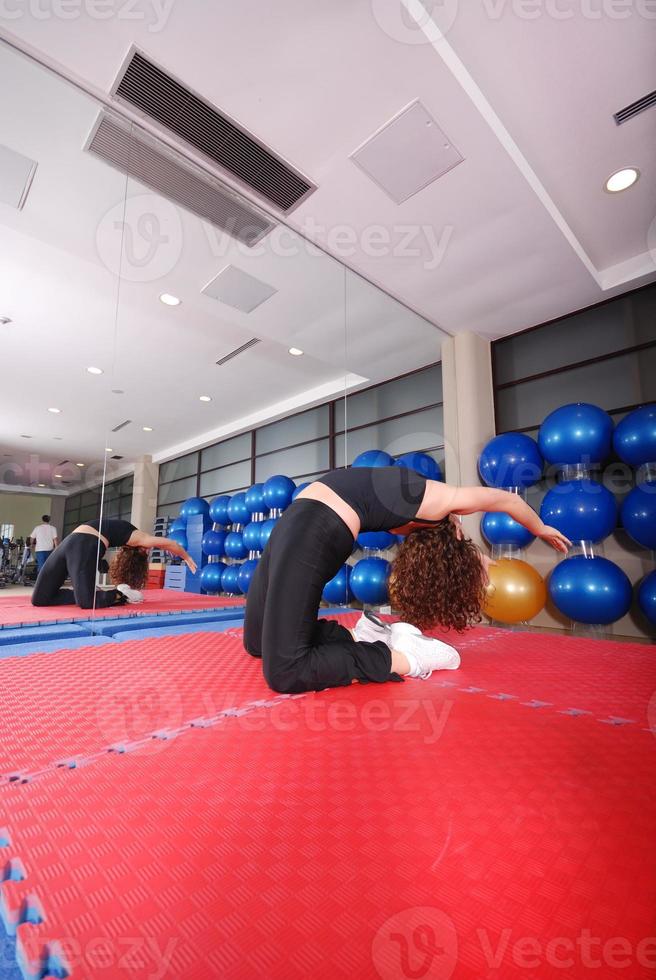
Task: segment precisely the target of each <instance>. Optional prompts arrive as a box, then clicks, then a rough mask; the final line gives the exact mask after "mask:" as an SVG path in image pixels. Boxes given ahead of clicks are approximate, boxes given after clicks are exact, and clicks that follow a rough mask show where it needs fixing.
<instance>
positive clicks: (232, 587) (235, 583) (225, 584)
mask: <svg viewBox="0 0 656 980" xmlns="http://www.w3.org/2000/svg"><path fill="white" fill-rule="evenodd" d="M239 568H240V566H239V565H226V567H225V569H224V570H223V572H222V573H221V591H222V592H229V593H231V594H232V595H240V594H241V588H240V585H239Z"/></svg>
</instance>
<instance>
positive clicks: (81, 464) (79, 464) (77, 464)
mask: <svg viewBox="0 0 656 980" xmlns="http://www.w3.org/2000/svg"><path fill="white" fill-rule="evenodd" d="M75 465H76V466H84V463H76V464H75Z"/></svg>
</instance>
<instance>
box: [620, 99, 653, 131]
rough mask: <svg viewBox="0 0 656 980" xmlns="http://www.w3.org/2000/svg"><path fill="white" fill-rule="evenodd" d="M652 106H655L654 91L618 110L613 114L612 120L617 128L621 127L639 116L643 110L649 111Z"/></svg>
mask: <svg viewBox="0 0 656 980" xmlns="http://www.w3.org/2000/svg"><path fill="white" fill-rule="evenodd" d="M653 105H656V91H654V92H650V93H649V95H643V97H642V98H641V99H637V100H636V101H635V102H632V103H631V105H627V106H625V107H624V108H623V109H620V111H619V112H616V113H614V114H613V119H614V120H615V122H616V123H617V125H618V126H621V125H622V123H625V122H628V121H629V119H633V117H634V116H639V115H640V113H641V112H644V111H645V109H651V107H652V106H653Z"/></svg>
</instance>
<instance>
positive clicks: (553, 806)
mask: <svg viewBox="0 0 656 980" xmlns="http://www.w3.org/2000/svg"><path fill="white" fill-rule="evenodd" d="M498 632H499V633H501V631H498ZM221 639H222V644H221V646H220V647H218V646H217V647H216V654H217V656H216V663H217V664H218V666H216V665H212V664H211V661H210V659H209V656H208V654H207V653H203V651H204V649H205V648H204V646H203V643H204V639H203V638H202V637H184V638H183V639H182V641H181V642H179V650H178V657H179V661H180V664H181V665H182V666H183V667H186V670H185V669H181V670H180V671H179V673H175V671H174V667H173V666H172V664H173V661H174V657H173V655H172V653H168V654H167V653H164V652H163V651H165V650H166V649H168V648H170V649H171V650H172V649H173V647H172V645H171V644H172V641H171V640H168V639H162V640H158V641H155V642H154V644H153V646H152V647H149V649H150V658H151V660H152V661H154V663H153V664H152V667H153V669H155V667H156V666H157V664H159V663H165V664H167V666H166V667H165V673H166V675H167V676H168V677H171V678H172V677H173V676H175V681H174V686H175V687H176V688H177V689H178V693H179V696H180V698H181V700H182V704H183V709H182V714H183V715H184V714H185V712H186V711H187V710H190V711H192V713H193V712H195V711H196V708H197V707H198V706H199V704H200V706H201V707H203V705H202V697H201V695H202V691H201V692H200V693H198V692H197V691H196V688H197V687H198V685H199V683H200V684H202V685H203V689H204V691H205V692H207V693H208V694H209V695H210V696H211V698H212V699H213V700H212V705H211V707H213V708H214V707H216V706H217V705H219V708H220V707H221V703H222V700H221V699H222V695H223V694H224V693H225V692H229V693H230V694H231V695H232V694H234V698H235V703H236V701H237V700H239V699H241V704H242V713H241V714H240V713H239V712H234V713H232V714H231V713H225V712H223V713H222V712H221V710H219V711H218V712H215V713H214V714H213V715H210V714H207V713H206V722H207V727H196V728H191V727H189V726H188V725H187V726H185V725H184V724H183V725H180V726H178V727H177V728H175V729H171V730H170V732H169V734H170V737H169V738H168V740H162V739H161V738H148V737H147V736H148V734H149V732H148V724H145V723H142V724H141V726H139V725H137V727H136V729H135V732H136V733H137V734H139V733H141V734H143V736H144V737H143V738H141V739H137V742H138V743H139V744H138V745H137V747H135V748H134V750H133V751H129V752H126V753H125V754H120V755H117V754H115V753H113V754H110V753H107V752H103V753H99V754H97V755H96V756H95V757H94V758H92V759H90V760H89V761H88V763H87V764H86V765H83V766H82V767H81V768H79V769H74V770H69V769H57V768H48V769H46V770H45V771H42V772H41V774H40V775H39V774H38V773H35V775H34V777H33V779H32V781H31V782H28V783H25V784H22V783H18V784H16V783H15V784H11V785H7V784H5V785H4V786H2V787H1V788H0V806H1V807H2V813H3V815H2V816H1V817H0V823H6V824H7V826H8V828H9V831H10V836H11V843H10V845H9V846H8V848H5V849H3V851H4V854H5V855H6V857H7V859H8V860H11V859H12V858H13V859H14V860H19V861H22V862H23V865H24V868H25V875H26V877H25V878H24V880H22V881H5V882H4V883H3V885H2V888H1V892H2V896H3V900H4V903H5V906H6V908H7V914H8V915H9V917H11V916H12V914H15V913H16V912H17V910H18V909H19V908H20V905H21V901H22V900H23V899H24V898H25V897H26V896H27V895H30V894H33V895H36V896H37V897H38V900H39V901H40V903H41V905H42V908H43V914H44V916H45V921H44V922H43V923H42V924H40V925H31V924H24V925H19V926H18V933H19V945H20V948H21V951H22V953H23V955H24V956H25V957H26V960H27V961H28V962H34V961H35V960H37V959H38V958H39V956H40V955H41V950H42V949H43V948H44V946H46V945H48V944H50V948H51V950H53V951H55V952H56V951H57V949H58V946H57V943H60V944H61V947H60V948H61V950H62V951H63V953H64V955H65V957H66V959H67V960H68V962H69V965H70V967H71V975H72V977H73V978H75V980H80V978H83V980H87V978H88V980H104V978H107V980H109V978H112V980H114V978H121V980H122V978H130V980H132V978H134V980H137V978H138V980H146V978H147V977H148V978H154V977H165V978H184V980H207V978H213V977H217V978H218V977H226V978H236V980H249V978H256V977H258V978H261V977H267V978H276V980H277V978H285V980H287V978H289V980H295V978H299V980H300V978H307V977H313V978H315V977H316V978H320V980H323V978H326V980H328V978H342V977H344V978H346V977H348V978H353V977H357V978H369V977H371V978H375V977H382V978H383V980H387V978H390V980H392V978H404V977H422V978H423V977H426V978H437V980H448V978H450V977H454V978H456V980H479V978H485V980H506V978H520V977H522V978H531V980H532V978H543V977H544V978H562V977H568V978H570V977H581V978H583V977H588V976H590V975H595V976H597V977H614V976H617V975H619V974H623V975H624V976H627V977H628V976H630V977H631V978H632V980H633V978H646V977H649V976H653V975H654V963H655V959H656V945H655V944H654V943H653V941H651V943H650V937H653V936H654V932H655V929H654V926H655V922H654V908H656V874H655V871H654V866H653V862H652V861H651V859H650V853H651V852H652V848H653V840H654V830H655V829H656V797H655V792H654V778H653V774H654V772H655V771H656V739H655V738H654V734H653V731H650V724H649V723H650V720H651V722H652V724H653V723H654V722H655V721H656V718H655V717H654V715H653V714H652V716H651V718H650V714H649V713H650V710H651V711H652V712H653V711H654V698H653V697H652V694H653V691H654V689H655V688H656V676H655V674H654V660H653V652H652V651H651V650H650V649H649V648H648V647H640V646H627V645H624V644H608V645H606V644H599V643H593V644H592V646H593V649H590V650H588V649H587V645H585V641H578V640H575V641H567V640H561V639H559V638H549V646H548V647H546V646H545V647H544V649H541V647H540V643H539V642H538V643H536V642H535V641H536V637H535V636H533V635H529V634H507V633H502V635H497V632H496V631H494V632H493V631H484V630H478V631H474V632H472V633H471V634H468V635H467V636H466V637H464V638H462V640H461V644H462V645H461V652H462V657H463V668H462V670H461V671H460V672H458V674H455V673H454V674H450V675H448V678H447V677H446V675H444V674H434V675H433V677H432V678H431V679H430V680H428V681H426V682H420V681H408V682H406V683H405V684H385V685H376V686H374V685H352V686H351V687H349V688H341V689H336V690H330V691H324V692H321V693H319V694H309V695H304V696H301V697H299V698H293V699H288V698H284V697H280V696H278V697H276V696H275V695H272V694H271V693H270V692H268V693H267V692H266V689H265V688H264V686H263V682H262V680H261V676H260V670H259V665H258V664H257V662H254V661H252V660H251V659H250V658H249V657H248V656H247V655H246V654H245V653H244V651H243V649H242V648H241V645H240V643H239V638H238V637H237V636H223V637H222V638H221ZM212 641H213V643H214V644H217V642H218V638H217V637H213V638H212ZM572 644H573V646H572ZM580 644H582V645H581V646H579V645H580ZM117 646H118V645H117ZM121 646H130V644H124V645H121ZM136 646H137V645H136V644H135V648H136ZM143 646H145V642H144V644H143ZM611 648H612V649H611ZM577 649H579V651H580V656H579V660H578V661H577V660H576V659H575V655H576V650H577ZM595 651H596V656H597V658H598V659H597V663H596V665H597V671H596V674H595V675H594V683H592V682H591V681H590V667H591V666H593V665H594V664H593V658H594V656H595ZM613 651H615V652H616V653H618V655H619V653H620V652H622V653H623V655H624V657H625V658H626V657H628V658H629V660H628V663H629V671H630V678H629V680H628V681H626V683H625V684H624V685H623V686H622V685H621V684H620V689H619V696H620V697H621V698H624V699H625V702H626V703H627V704H629V706H630V707H631V709H632V710H633V712H634V713H635V714H636V715H637V717H636V719H635V723H634V724H606V723H604V722H603V720H599V718H598V717H597V715H598V712H597V711H593V712H591V713H590V714H563V713H560V711H559V708H558V705H555V704H554V705H553V706H549V705H548V703H547V702H549V701H550V700H551V698H550V697H549V698H547V697H544V698H540V692H541V690H542V688H543V685H544V684H547V685H548V684H552V683H553V684H554V685H555V683H556V676H555V675H556V673H557V671H555V668H554V675H553V678H552V675H551V670H552V667H551V666H550V665H556V664H558V665H559V666H560V676H561V677H562V678H563V683H564V684H566V683H569V689H570V690H572V689H575V690H576V693H577V697H578V698H582V697H583V696H584V695H586V694H588V695H590V696H592V695H594V696H595V697H600V696H601V695H600V693H599V692H600V691H602V690H603V689H604V687H606V688H607V689H608V690H606V691H605V692H604V697H605V698H606V699H607V700H606V701H605V702H604V705H603V706H604V708H607V707H609V708H610V707H612V706H613V705H614V702H613V695H614V692H613V691H612V690H611V688H614V687H616V685H617V682H618V680H619V679H620V677H621V672H615V668H614V667H613V662H614V661H613V659H612V656H611V654H612V652H613ZM95 652H97V653H98V654H103V655H104V656H105V657H106V658H107V660H108V662H109V663H112V657H113V655H115V653H116V648H115V647H111V648H97V651H95ZM61 656H62V655H61V654H55V655H52V656H51V657H42V658H39V657H35V658H31V659H33V660H35V661H39V662H40V664H41V665H42V667H43V668H44V669H46V668H47V665H48V664H49V663H51V662H52V661H53V660H54V659H55V658H59V657H61ZM86 664H90V660H89V657H88V656H87V655H86V654H85V656H84V657H82V658H80V659H79V660H78V666H79V668H80V669H79V672H78V673H77V675H75V677H76V679H75V683H73V680H72V676H71V675H70V674H68V673H66V672H64V674H63V678H64V679H63V680H62V682H61V685H60V687H61V691H60V693H59V694H58V695H57V696H58V698H59V702H58V703H59V710H58V712H57V713H56V714H57V715H58V716H59V715H60V714H61V712H62V711H63V710H64V709H65V706H66V703H67V704H68V714H69V717H71V716H73V715H74V714H75V709H76V706H77V705H78V704H79V703H80V694H81V693H82V692H84V691H86V689H87V679H86V678H87V671H86V669H85V666H84V665H86ZM522 665H523V669H521V667H522ZM143 666H144V668H145V663H144V665H143ZM2 667H3V664H0V668H2ZM123 667H124V664H123V665H119V667H117V674H118V672H119V668H123ZM214 668H215V669H214ZM98 669H99V668H98V667H94V668H93V670H92V671H91V674H92V675H93V676H94V677H95V678H97V677H98V676H99V674H98ZM494 671H497V672H498V673H497V675H495V673H494ZM206 672H207V673H206ZM91 674H90V675H89V676H91ZM107 676H109V675H107ZM496 676H502V677H503V679H504V681H507V680H509V679H513V678H514V679H515V681H516V684H517V685H519V684H520V683H521V684H523V685H524V688H523V690H526V691H528V690H529V689H532V690H534V693H535V698H534V699H530V698H529V699H526V698H524V696H523V695H522V697H517V698H504V699H497V698H494V697H491V696H487V695H488V689H489V690H491V688H492V687H498V686H499V685H496V684H494V680H495V677H496ZM550 678H551V679H550ZM604 678H606V682H605V683H604ZM445 680H449V681H454V682H456V681H457V683H455V684H454V686H453V687H450V686H444V684H443V682H444V681H445ZM483 680H484V681H485V683H483ZM1 681H2V673H0V682H1ZM477 681H479V683H477ZM94 683H95V682H94ZM504 686H507V684H504ZM24 687H25V685H24V684H23V685H15V686H14V688H13V692H14V695H13V696H14V701H15V697H16V696H18V697H19V700H20V697H21V694H20V692H21V691H23V688H24ZM50 687H51V689H52V690H55V689H57V683H56V676H55V674H54V673H53V675H52V676H51V678H50ZM472 688H477V689H478V690H475V691H474V690H472ZM94 690H95V692H96V693H92V694H91V695H90V697H91V701H93V698H94V697H96V698H99V697H100V695H99V693H98V689H97V688H94ZM138 690H140V689H139V688H138V686H137V691H138ZM517 690H519V687H518V688H517ZM129 691H130V688H129V686H128V687H127V688H125V689H121V690H120V691H119V699H120V698H125V696H126V695H127V702H126V701H125V700H124V701H123V702H122V708H121V710H123V712H124V713H128V714H129V712H130V710H132V712H133V715H135V714H138V709H137V708H135V707H134V706H133V708H132V709H130V695H129ZM66 692H68V702H66ZM142 693H143V692H142ZM511 693H512V692H511ZM567 693H569V691H568V692H567ZM258 695H261V697H259V698H258ZM22 696H24V694H23V695H22ZM135 698H137V693H136V692H135ZM163 700H164V701H166V698H164V699H163ZM253 700H255V701H257V700H260V701H261V702H262V703H261V704H260V706H257V705H254V704H253ZM535 701H538V702H539V704H535ZM600 703H601V702H600ZM39 704H40V709H39V710H42V709H43V707H44V705H45V701H42V702H39ZM151 704H152V702H151ZM223 704H225V700H224V701H223ZM540 705H541V706H540ZM575 707H576V706H575ZM584 707H585V706H584ZM87 717H88V716H87ZM130 717H132V715H131V716H130ZM21 718H25V719H26V718H27V716H26V715H25V714H21ZM183 720H185V721H188V720H189V719H183ZM17 724H20V725H25V724H26V720H25V721H21V722H20V723H18V722H17ZM51 724H54V717H53V718H51V721H50V722H48V724H47V725H46V726H45V727H46V728H49V727H50V726H51ZM82 729H84V726H82ZM26 737H27V736H26ZM42 737H43V736H42V735H39V734H38V733H37V734H36V735H35V738H34V743H36V742H37V741H38V740H39V739H40V738H42ZM80 737H81V732H77V733H76V734H75V736H74V738H72V739H71V741H75V740H77V739H79V738H80ZM1 836H2V835H0V837H1ZM0 853H2V852H0ZM46 975H48V974H47V973H46Z"/></svg>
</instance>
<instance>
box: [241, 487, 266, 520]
mask: <svg viewBox="0 0 656 980" xmlns="http://www.w3.org/2000/svg"><path fill="white" fill-rule="evenodd" d="M244 502H245V504H246V507H247V509H248V512H249V514H250V515H251V516H252V517H257V518H259V519H260V520H264V517H265V516H266V515H267V514H268V513H269V508H268V507H267V505H266V503H265V500H264V484H263V483H254V484H253V486H252V487H249V489H248V490H247V491H246V493H245V494H244Z"/></svg>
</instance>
